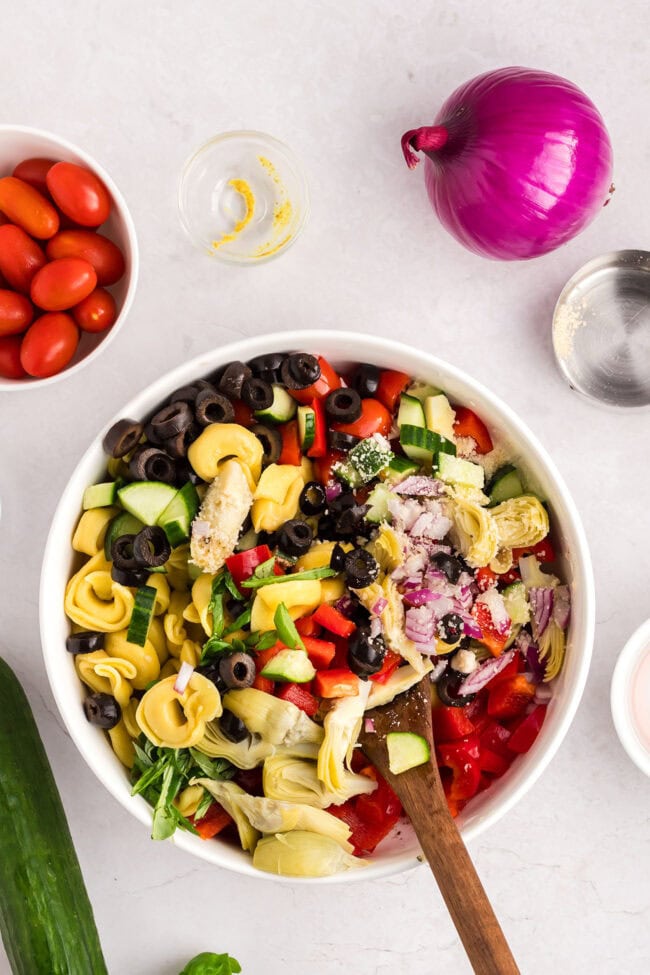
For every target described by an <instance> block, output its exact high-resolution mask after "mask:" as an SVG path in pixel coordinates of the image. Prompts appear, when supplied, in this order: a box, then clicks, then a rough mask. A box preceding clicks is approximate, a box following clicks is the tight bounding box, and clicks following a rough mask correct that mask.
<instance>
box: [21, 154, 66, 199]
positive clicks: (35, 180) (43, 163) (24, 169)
mask: <svg viewBox="0 0 650 975" xmlns="http://www.w3.org/2000/svg"><path fill="white" fill-rule="evenodd" d="M55 162H56V159H43V158H41V157H37V158H34V159H23V161H22V162H19V163H18V165H17V166H16V168H15V169H14V171H13V173H12V174H11V175H12V176H15V177H16V178H17V179H22V181H23V182H24V183H29V185H30V186H33V187H34V189H35V190H38V192H39V193H42V194H43V196H49V192H48V189H47V181H46V179H45V177H46V176H47V173H48V170H50V169H51V168H52V166H53V165H54V163H55Z"/></svg>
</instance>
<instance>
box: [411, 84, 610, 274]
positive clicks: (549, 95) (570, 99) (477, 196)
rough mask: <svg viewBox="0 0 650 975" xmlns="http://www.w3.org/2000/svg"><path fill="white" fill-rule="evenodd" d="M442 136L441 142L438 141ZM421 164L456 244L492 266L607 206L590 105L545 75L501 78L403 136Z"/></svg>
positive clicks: (578, 225) (539, 246)
mask: <svg viewBox="0 0 650 975" xmlns="http://www.w3.org/2000/svg"><path fill="white" fill-rule="evenodd" d="M443 133H446V139H445V138H443ZM411 147H413V149H416V150H417V149H422V150H423V151H424V152H425V154H426V159H425V183H426V188H427V192H428V194H429V199H430V201H431V205H432V206H433V208H434V210H435V212H436V213H437V215H438V217H439V219H440V221H441V222H442V224H443V225H444V226H445V227H446V229H447V230H448V231H449V233H451V234H452V235H453V236H454V237H455V238H456V239H457V240H458V241H459V242H460V243H461V244H463V245H464V246H465V247H467V248H469V250H471V251H474V253H476V254H480V255H482V256H483V257H489V258H493V259H498V260H527V259H530V258H533V257H539V256H540V255H541V254H547V253H548V252H549V251H552V250H555V248H556V247H560V246H561V245H562V244H565V243H566V242H567V241H569V240H571V239H572V238H573V237H575V236H576V234H578V233H580V232H581V231H582V230H584V228H585V227H586V226H587V225H588V224H589V223H590V222H591V220H592V219H593V218H594V217H595V216H596V214H597V213H598V211H599V210H600V208H601V207H602V206H604V205H605V204H606V203H607V202H608V201H609V194H610V193H611V191H612V187H611V183H612V158H613V157H612V147H611V143H610V140H609V136H608V134H607V130H606V128H605V125H604V122H603V119H602V117H601V115H600V113H599V112H598V110H597V109H596V107H595V105H594V104H593V103H592V102H591V101H590V100H589V99H588V98H587V96H586V95H585V94H584V93H583V92H582V91H581V90H580V89H579V88H578V87H577V86H576V85H574V84H572V83H571V82H570V81H567V80H566V79H564V78H560V77H559V76H558V75H554V74H549V73H548V72H546V71H535V70H531V69H527V68H521V67H508V68H501V69H500V70H497V71H489V72H487V73H486V74H483V75H479V76H478V77H477V78H473V79H472V80H471V81H469V82H467V83H466V84H464V85H462V86H461V87H460V88H458V89H457V90H456V91H455V92H454V93H453V94H452V95H451V96H450V97H449V98H448V99H447V101H446V102H445V104H444V105H443V107H442V109H441V110H440V112H439V113H438V116H437V117H436V120H435V123H434V125H433V126H428V127H424V128H422V129H415V130H411V131H410V132H407V133H405V135H404V138H403V142H402V148H403V151H404V155H405V158H406V161H407V164H408V165H409V167H411V168H413V165H414V160H415V158H416V157H415V156H414V154H413V151H412V148H411Z"/></svg>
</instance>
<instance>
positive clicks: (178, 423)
mask: <svg viewBox="0 0 650 975" xmlns="http://www.w3.org/2000/svg"><path fill="white" fill-rule="evenodd" d="M193 420H194V417H193V415H192V410H191V408H190V406H189V404H188V403H185V402H183V400H177V401H176V402H175V403H170V404H169V406H163V408H162V410H158V412H157V413H154V415H153V416H152V417H151V420H150V421H149V423H150V424H151V429H152V431H153V433H154V434H155V436H156V437H157V438H158V440H168V439H169V438H170V437H174V436H176V434H177V433H182V432H183V431H184V430H187V428H188V427H189V426H190V425H191V424H192V421H193Z"/></svg>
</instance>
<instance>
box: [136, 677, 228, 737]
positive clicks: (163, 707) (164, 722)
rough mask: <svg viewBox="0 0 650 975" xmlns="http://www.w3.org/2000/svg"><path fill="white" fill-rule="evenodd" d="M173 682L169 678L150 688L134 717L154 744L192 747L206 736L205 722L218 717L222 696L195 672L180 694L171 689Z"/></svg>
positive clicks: (172, 678)
mask: <svg viewBox="0 0 650 975" xmlns="http://www.w3.org/2000/svg"><path fill="white" fill-rule="evenodd" d="M175 681H176V677H175V675H172V676H170V677H165V678H164V680H160V681H158V683H157V684H154V685H153V687H150V688H149V690H148V691H146V693H145V694H144V695H143V697H142V699H141V701H140V704H139V705H138V710H137V711H136V715H135V717H136V721H137V722H138V726H139V728H140V729H141V731H143V732H144V733H145V735H146V736H147V738H148V739H149V741H151V742H153V743H154V745H158V746H161V747H163V748H191V747H192V746H193V745H197V744H198V743H199V742H200V741H201V739H202V738H203V736H204V735H205V728H206V724H207V723H208V721H212V720H213V719H214V718H217V717H219V716H220V715H221V713H222V707H221V697H220V695H219V691H218V690H217V688H216V687H215V685H214V684H213V683H212V681H211V680H208V678H207V677H204V676H203V675H202V674H198V673H196V672H194V673H193V674H192V676H191V677H190V680H189V683H188V685H187V687H186V688H185V690H184V691H183V693H182V694H179V693H178V692H177V691H175V690H174V683H175Z"/></svg>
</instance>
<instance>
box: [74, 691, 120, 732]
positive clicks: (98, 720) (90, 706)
mask: <svg viewBox="0 0 650 975" xmlns="http://www.w3.org/2000/svg"><path fill="white" fill-rule="evenodd" d="M83 707H84V714H85V715H86V717H87V718H88V720H89V721H90V723H91V724H94V725H97V727H98V728H104V729H105V730H106V731H109V730H110V729H111V728H114V727H115V725H116V724H118V722H119V720H120V718H121V717H122V709H121V708H120V706H119V704H118V703H117V701H116V700H115V698H114V697H112V696H111V695H110V694H100V693H99V692H96V693H94V694H89V695H88V697H87V698H85V699H84V704H83Z"/></svg>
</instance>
